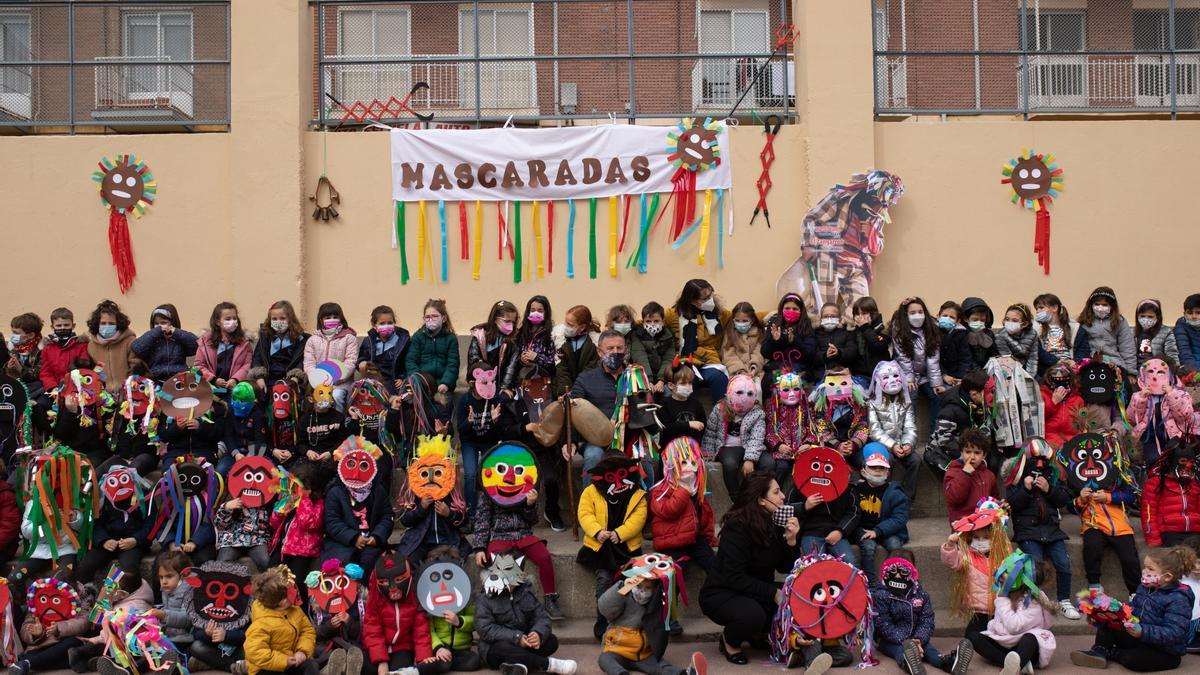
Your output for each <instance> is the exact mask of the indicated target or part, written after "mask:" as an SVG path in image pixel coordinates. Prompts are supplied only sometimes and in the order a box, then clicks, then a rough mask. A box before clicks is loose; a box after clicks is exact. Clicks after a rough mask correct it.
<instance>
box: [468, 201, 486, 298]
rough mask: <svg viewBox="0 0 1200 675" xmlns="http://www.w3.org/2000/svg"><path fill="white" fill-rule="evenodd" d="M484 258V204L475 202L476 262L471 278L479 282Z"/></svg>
mask: <svg viewBox="0 0 1200 675" xmlns="http://www.w3.org/2000/svg"><path fill="white" fill-rule="evenodd" d="M482 258H483V202H481V201H479V200H478V199H476V200H475V260H474V262H473V263H472V264H473V265H474V268H473V269H472V270H471V276H472V277H474V279H475V280H476V281H478V280H479V261H480V259H482Z"/></svg>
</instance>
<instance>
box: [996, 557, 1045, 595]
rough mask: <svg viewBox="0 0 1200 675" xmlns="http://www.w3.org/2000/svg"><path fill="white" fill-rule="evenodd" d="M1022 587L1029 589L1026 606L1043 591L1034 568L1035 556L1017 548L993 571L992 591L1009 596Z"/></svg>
mask: <svg viewBox="0 0 1200 675" xmlns="http://www.w3.org/2000/svg"><path fill="white" fill-rule="evenodd" d="M1021 588H1024V589H1025V590H1026V591H1028V593H1027V594H1026V595H1025V603H1024V604H1025V606H1026V607H1028V606H1029V602H1030V601H1031V600H1037V597H1038V596H1039V595H1041V593H1042V590H1041V589H1040V588H1038V586H1037V570H1036V569H1035V568H1034V565H1033V558H1032V557H1031V556H1030V555H1029V554H1028V553H1026V552H1024V551H1021V550H1016V551H1013V552H1012V553H1011V554H1009V556H1008V557H1007V558H1005V559H1004V562H1003V563H1001V564H1000V566H999V567H997V568H996V571H995V572H993V573H992V591H991V593H992V595H994V596H996V597H1000V596H1001V595H1004V596H1007V595H1008V594H1009V593H1012V592H1013V591H1014V590H1017V589H1021Z"/></svg>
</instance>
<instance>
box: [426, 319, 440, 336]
mask: <svg viewBox="0 0 1200 675" xmlns="http://www.w3.org/2000/svg"><path fill="white" fill-rule="evenodd" d="M441 328H442V320H441V318H434V319H425V330H427V331H429V332H430V333H436V332H438V331H439V330H441Z"/></svg>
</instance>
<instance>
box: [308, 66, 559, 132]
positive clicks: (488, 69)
mask: <svg viewBox="0 0 1200 675" xmlns="http://www.w3.org/2000/svg"><path fill="white" fill-rule="evenodd" d="M350 58H354V59H358V58H360V57H342V56H337V55H332V56H329V57H328V62H327V63H326V65H325V67H324V70H325V77H324V82H325V91H326V92H327V93H329V94H330V95H332V96H333V97H334V98H336V99H337V100H338V102H340V103H342V104H343V105H345V106H347V107H351V106H353V104H354V103H356V102H361V103H363V105H369V104H370V103H371V101H373V100H376V99H378V100H380V101H387V100H388V99H390V98H391V97H393V96H394V97H396V98H397V99H403V98H404V97H405V96H406V95H407V94H408V92H409V91H410V90H411V89H412V86H413V84H414V83H416V82H424V83H426V84H428V85H429V88H428V89H422V90H421V91H419V92H417V93H416V94H414V95H413V98H412V100H411V101H409V104H410V105H411V106H412V107H413V108H414V109H426V108H429V109H433V110H436V111H437V114H438V115H439V116H443V117H445V116H462V115H468V114H473V113H474V111H475V71H476V69H477V68H478V70H479V86H480V98H481V100H482V101H486V102H487V103H486V105H485V106H484V107H486V108H488V109H489V110H495V111H508V112H511V113H525V114H536V113H537V69H536V67H535V65H534V64H533V63H522V62H475V61H468V62H465V63H455V62H453V61H451V60H450V59H460V58H466V57H463V56H461V55H458V54H429V55H427V56H425V57H423V58H427V59H431V60H436V61H430V62H426V63H421V62H419V61H408V62H404V61H401V59H405V60H407V59H413V58H422V57H412V56H407V55H405V56H399V55H394V56H384V57H372V58H373V59H379V60H380V62H379V63H358V62H356V63H351V64H342V63H338V61H339V60H343V59H350ZM389 59H390V60H391V61H389ZM333 117H337V115H333Z"/></svg>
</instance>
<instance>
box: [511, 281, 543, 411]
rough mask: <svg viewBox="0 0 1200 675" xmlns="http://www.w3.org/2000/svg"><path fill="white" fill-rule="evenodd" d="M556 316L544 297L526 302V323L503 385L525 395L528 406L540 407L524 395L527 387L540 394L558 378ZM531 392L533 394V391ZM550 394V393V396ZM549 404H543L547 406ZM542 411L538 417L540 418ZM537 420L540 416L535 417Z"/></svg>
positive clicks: (518, 332)
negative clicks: (554, 327)
mask: <svg viewBox="0 0 1200 675" xmlns="http://www.w3.org/2000/svg"><path fill="white" fill-rule="evenodd" d="M553 326H554V317H553V315H552V314H551V311H550V300H549V299H548V298H546V296H544V295H535V296H533V297H532V298H530V299H529V302H527V303H525V320H524V321H522V322H521V328H520V329H519V330H518V331H517V337H516V343H515V346H516V354H517V357H516V358H514V359H513V360H512V361H511V362H510V364H509V368H508V372H506V373H503V374H502V375H503V379H502V386H503V387H504V388H505V389H508V390H509V391H513V392H522V394H521V396H524V400H525V403H526V406H527V407H532V406H534V405H535V404H536V402H535V401H533V400H531V399H530V397H528V396H525V395H524V393H523V392H525V391H527V388H529V387H532V388H533V389H532V390H538V391H540V390H541V389H542V384H545V385H546V386H549V384H550V382H551V380H553V378H554V350H555V347H554V338H553V337H551V335H550V333H551V329H552V328H553ZM532 390H530V391H532ZM548 394H549V392H547V395H548ZM546 403H549V401H545V402H544V403H542V404H541V405H545V404H546ZM540 412H541V411H540V409H539V410H538V414H539V415H540ZM535 419H536V417H535Z"/></svg>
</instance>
